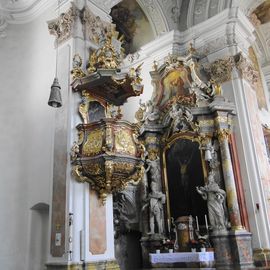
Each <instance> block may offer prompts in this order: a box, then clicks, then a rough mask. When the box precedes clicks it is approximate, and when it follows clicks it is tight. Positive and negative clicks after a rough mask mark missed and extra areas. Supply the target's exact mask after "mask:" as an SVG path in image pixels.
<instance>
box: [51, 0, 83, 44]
mask: <svg viewBox="0 0 270 270" xmlns="http://www.w3.org/2000/svg"><path fill="white" fill-rule="evenodd" d="M78 11H79V10H78V9H77V8H76V6H75V5H74V4H72V6H71V7H70V8H69V9H68V11H67V12H65V13H62V14H60V16H59V17H58V18H56V19H54V20H51V21H49V22H48V28H49V32H50V34H51V35H54V36H56V39H57V40H58V42H59V43H61V42H63V41H65V40H67V39H69V38H70V37H71V35H72V31H73V25H74V21H75V18H76V16H77V15H78Z"/></svg>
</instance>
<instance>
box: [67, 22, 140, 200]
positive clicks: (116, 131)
mask: <svg viewBox="0 0 270 270" xmlns="http://www.w3.org/2000/svg"><path fill="white" fill-rule="evenodd" d="M97 42H98V46H99V48H98V49H97V50H95V51H92V52H90V55H89V63H88V65H87V67H86V69H87V71H83V70H82V59H81V58H80V57H79V56H78V55H75V56H74V59H73V70H72V75H73V77H74V81H73V83H72V86H73V90H74V91H77V92H80V93H81V97H82V100H81V103H80V104H79V108H78V110H79V114H80V116H81V119H82V122H83V123H82V124H79V125H78V126H77V130H78V132H79V136H80V139H79V140H80V143H74V145H73V147H72V151H71V159H72V163H73V176H74V178H75V179H76V180H77V181H79V182H88V183H89V184H90V186H91V189H92V190H95V191H96V192H97V194H98V196H99V198H100V199H101V201H102V203H104V202H105V200H106V197H107V195H108V194H111V193H113V192H119V191H122V190H123V189H125V188H126V187H127V185H128V184H129V183H133V184H137V183H138V182H139V181H140V180H141V179H142V178H143V176H144V166H143V159H144V156H145V154H144V151H145V148H144V147H143V145H142V144H141V142H140V141H139V140H138V134H139V130H138V126H137V125H135V124H131V123H129V122H127V121H123V120H121V117H122V113H121V108H120V105H122V104H123V103H124V102H126V100H127V98H128V97H130V96H137V95H140V94H141V93H142V91H143V85H142V84H141V83H142V79H141V78H140V70H141V65H142V64H141V65H139V66H138V67H136V68H131V69H130V70H129V71H128V72H121V70H120V69H119V66H120V64H121V61H122V59H123V49H122V47H121V44H122V40H121V37H120V38H118V32H117V31H116V30H115V26H113V25H111V26H110V27H109V26H108V25H107V26H106V31H105V30H104V31H101V32H100V36H99V38H98V39H97ZM87 73H88V75H85V74H87Z"/></svg>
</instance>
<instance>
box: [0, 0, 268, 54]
mask: <svg viewBox="0 0 270 270" xmlns="http://www.w3.org/2000/svg"><path fill="white" fill-rule="evenodd" d="M67 1H69V0H60V3H63V2H67ZM73 1H74V2H82V0H73ZM87 1H89V2H91V3H92V4H93V5H95V6H96V7H98V8H100V9H101V10H103V11H105V12H106V13H107V14H108V13H109V12H110V9H111V8H112V7H113V6H114V5H116V4H118V3H119V2H121V0H87ZM137 2H138V4H139V5H140V7H141V8H142V10H143V11H144V13H145V15H146V16H147V18H148V20H149V22H150V24H151V26H152V29H153V31H154V33H155V35H156V36H158V35H161V34H162V33H165V32H169V31H171V30H173V29H175V30H179V31H184V30H186V29H188V28H190V27H192V26H194V25H196V24H199V23H201V22H203V21H206V20H207V19H208V18H210V17H212V16H214V15H216V14H218V13H219V12H221V11H222V10H224V9H226V8H228V7H229V6H240V8H241V9H242V10H243V11H244V13H245V14H246V15H247V16H249V15H250V13H251V12H252V11H253V10H254V9H255V8H256V7H257V6H258V5H260V4H261V3H262V2H263V0H231V1H228V0H137ZM55 3H57V0H0V37H5V36H6V34H7V33H6V31H7V29H8V24H21V23H26V22H30V21H31V20H33V19H35V18H36V17H38V16H39V15H40V14H41V13H42V12H44V10H46V8H48V7H49V6H52V5H53V4H54V5H55ZM260 31H261V36H265V39H266V40H264V41H263V43H264V46H265V45H267V47H269V48H270V41H269V40H270V38H269V30H268V28H267V27H261V28H260ZM265 41H266V42H265ZM266 43H268V44H266ZM263 54H264V55H265V53H263Z"/></svg>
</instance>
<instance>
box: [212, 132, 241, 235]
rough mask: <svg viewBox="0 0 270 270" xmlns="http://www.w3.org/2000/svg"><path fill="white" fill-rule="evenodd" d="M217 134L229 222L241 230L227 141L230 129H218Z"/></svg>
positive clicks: (234, 227)
mask: <svg viewBox="0 0 270 270" xmlns="http://www.w3.org/2000/svg"><path fill="white" fill-rule="evenodd" d="M217 134H218V140H219V144H220V152H221V161H222V170H223V176H224V184H225V188H226V193H227V204H228V212H229V219H230V222H231V226H232V230H242V229H243V226H242V224H241V217H240V210H239V205H238V201H237V192H236V186H235V179H234V173H233V167H232V160H231V155H230V149H229V143H228V137H229V134H230V131H229V130H228V129H219V130H218V131H217Z"/></svg>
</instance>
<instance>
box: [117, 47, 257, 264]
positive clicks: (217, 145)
mask: <svg viewBox="0 0 270 270" xmlns="http://www.w3.org/2000/svg"><path fill="white" fill-rule="evenodd" d="M150 74H151V77H152V85H153V87H154V91H153V95H152V98H151V99H150V100H149V101H148V102H146V103H141V104H140V108H139V110H138V111H137V113H136V119H137V121H138V125H139V126H140V134H139V140H140V141H141V142H142V144H143V145H144V147H145V155H144V158H145V161H144V167H145V174H144V177H143V178H142V180H141V182H140V184H139V188H137V189H136V190H139V192H138V193H139V195H138V196H139V198H140V203H139V206H138V204H137V205H135V204H133V212H134V213H135V214H134V215H136V213H137V222H138V224H139V230H140V231H141V233H142V237H141V240H140V242H141V249H142V257H143V265H144V267H146V268H147V267H156V266H155V262H156V261H155V260H156V258H160V260H161V261H160V262H162V259H166V258H169V257H170V258H177V257H178V259H179V260H181V259H180V257H181V256H182V255H183V254H186V253H190V251H191V248H195V249H197V251H199V250H200V247H206V248H208V250H210V252H211V254H212V255H211V256H214V258H215V266H216V268H217V269H232V268H233V269H244V268H250V267H253V254H252V247H251V233H250V232H248V231H246V229H245V228H244V227H243V226H242V220H241V214H240V209H239V204H238V195H237V187H236V183H235V178H234V171H233V161H232V157H231V151H232V149H231V133H232V131H233V118H234V117H235V115H236V112H235V106H234V104H233V103H232V102H230V101H229V100H227V99H226V98H224V96H223V95H222V89H221V87H220V86H219V85H218V83H217V82H216V81H215V80H214V78H212V77H211V72H210V71H209V69H207V67H205V66H204V65H202V64H201V61H200V56H199V55H198V54H197V52H196V50H195V49H194V48H193V47H192V46H191V47H190V49H189V51H188V53H187V54H186V55H184V56H183V55H168V57H167V58H166V59H165V60H164V62H159V63H157V62H154V65H153V71H151V72H150ZM133 190H134V189H133ZM129 194H130V193H129V191H124V192H122V195H123V196H122V198H120V200H121V199H122V200H126V201H127V199H128V198H129V197H130V195H129ZM133 194H134V193H133ZM123 198H124V199H123ZM128 200H129V201H130V202H131V201H132V199H128ZM120 205H121V207H120V208H119V207H118V208H117V205H116V210H117V213H118V216H117V217H116V218H117V219H119V220H120V222H121V215H122V216H125V214H124V213H125V212H127V211H129V212H132V209H130V208H131V207H129V209H128V208H127V207H125V206H124V205H123V203H122V204H120ZM134 209H135V210H134ZM121 211H122V212H121ZM136 211H137V212H136ZM119 213H120V214H119ZM121 213H122V214H121ZM119 216H120V218H119ZM122 222H123V223H124V225H126V226H128V227H129V228H134V225H133V224H131V223H129V222H128V221H127V220H124V219H122ZM135 229H138V228H135ZM160 250H161V253H160V254H156V252H159V251H160ZM169 250H174V252H176V253H172V254H171V253H169ZM213 252H214V253H213ZM163 254H166V255H163ZM181 254H182V255H181ZM190 254H191V253H190ZM192 255H193V254H192ZM193 256H198V255H193ZM178 262H179V263H180V261H178ZM162 263H165V262H162ZM211 263H214V262H211ZM164 265H166V263H165V264H164ZM167 266H168V265H167Z"/></svg>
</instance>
